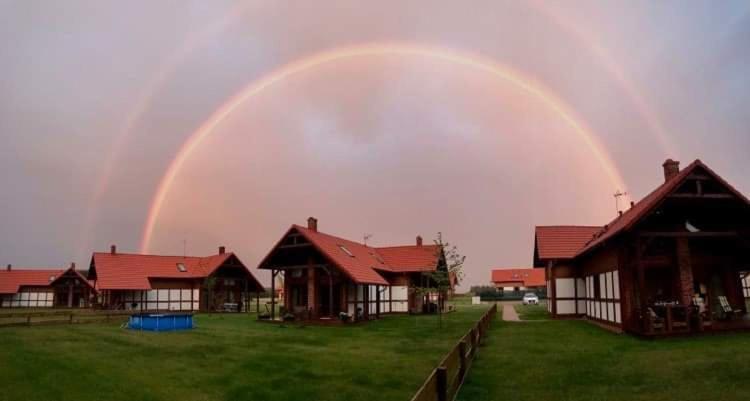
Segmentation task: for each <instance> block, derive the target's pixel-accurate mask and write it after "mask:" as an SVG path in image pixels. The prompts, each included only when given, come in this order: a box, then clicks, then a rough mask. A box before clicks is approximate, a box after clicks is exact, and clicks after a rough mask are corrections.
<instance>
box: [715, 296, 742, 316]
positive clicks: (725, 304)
mask: <svg viewBox="0 0 750 401" xmlns="http://www.w3.org/2000/svg"><path fill="white" fill-rule="evenodd" d="M718 299H719V306H720V307H721V310H722V311H723V312H724V316H725V317H726V318H728V319H733V318H735V317H740V316H742V314H743V312H742V309H734V308H732V305H731V304H729V301H728V300H727V297H725V296H724V295H720V296H719V297H718Z"/></svg>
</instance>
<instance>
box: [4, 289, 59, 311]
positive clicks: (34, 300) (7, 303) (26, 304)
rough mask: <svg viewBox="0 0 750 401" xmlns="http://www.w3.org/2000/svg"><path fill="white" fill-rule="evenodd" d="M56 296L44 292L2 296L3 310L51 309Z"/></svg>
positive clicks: (34, 291) (22, 292) (36, 291)
mask: <svg viewBox="0 0 750 401" xmlns="http://www.w3.org/2000/svg"><path fill="white" fill-rule="evenodd" d="M54 298H55V294H54V293H53V292H52V291H51V290H49V291H43V290H31V291H21V292H18V293H15V294H5V295H0V307H3V308H51V307H52V306H54V305H53V302H54Z"/></svg>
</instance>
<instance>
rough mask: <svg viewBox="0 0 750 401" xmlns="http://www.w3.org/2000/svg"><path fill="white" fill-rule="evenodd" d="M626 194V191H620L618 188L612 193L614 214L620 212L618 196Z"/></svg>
mask: <svg viewBox="0 0 750 401" xmlns="http://www.w3.org/2000/svg"><path fill="white" fill-rule="evenodd" d="M627 194H628V193H627V192H622V191H620V190H619V189H618V190H617V192H615V194H614V197H615V214H618V213H620V198H622V197H623V196H626V195H627Z"/></svg>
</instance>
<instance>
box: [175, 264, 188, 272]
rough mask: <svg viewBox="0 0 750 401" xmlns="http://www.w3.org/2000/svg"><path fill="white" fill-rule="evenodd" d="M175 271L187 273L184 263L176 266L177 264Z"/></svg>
mask: <svg viewBox="0 0 750 401" xmlns="http://www.w3.org/2000/svg"><path fill="white" fill-rule="evenodd" d="M177 270H179V271H181V272H183V273H184V272H186V271H187V267H185V264H184V263H178V264H177Z"/></svg>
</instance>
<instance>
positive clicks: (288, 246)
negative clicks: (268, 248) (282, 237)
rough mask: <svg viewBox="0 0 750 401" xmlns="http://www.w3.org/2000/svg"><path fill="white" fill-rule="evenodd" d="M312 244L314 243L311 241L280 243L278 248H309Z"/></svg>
mask: <svg viewBox="0 0 750 401" xmlns="http://www.w3.org/2000/svg"><path fill="white" fill-rule="evenodd" d="M311 246H312V243H310V242H302V243H299V244H288V245H279V246H277V247H276V249H292V248H309V247H311Z"/></svg>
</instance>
